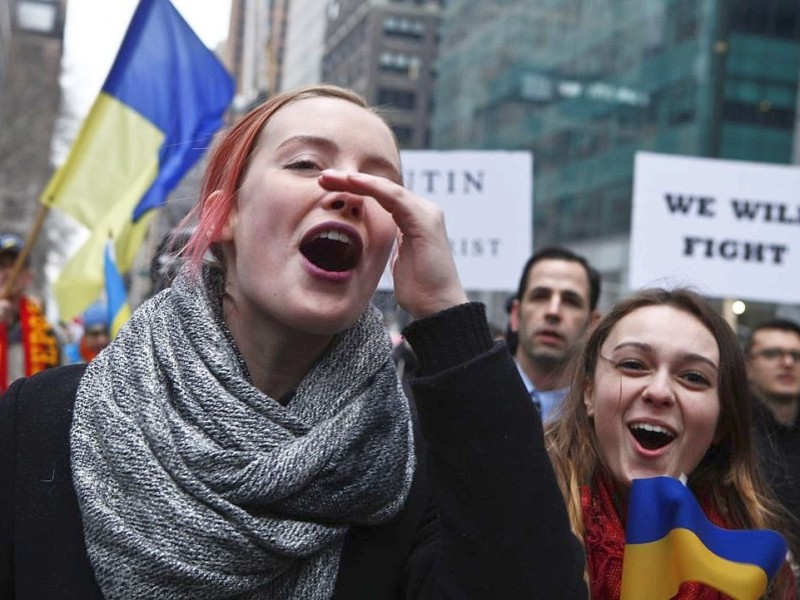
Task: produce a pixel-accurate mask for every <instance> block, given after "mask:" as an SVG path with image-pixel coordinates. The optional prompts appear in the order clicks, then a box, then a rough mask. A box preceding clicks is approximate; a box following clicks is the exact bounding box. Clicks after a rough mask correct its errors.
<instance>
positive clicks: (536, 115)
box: [432, 0, 800, 278]
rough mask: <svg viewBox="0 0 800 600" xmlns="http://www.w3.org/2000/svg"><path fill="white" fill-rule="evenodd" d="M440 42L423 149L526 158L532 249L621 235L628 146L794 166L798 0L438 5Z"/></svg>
mask: <svg viewBox="0 0 800 600" xmlns="http://www.w3.org/2000/svg"><path fill="white" fill-rule="evenodd" d="M441 33H442V36H441V44H440V51H439V61H438V80H437V87H436V91H435V98H436V107H437V110H436V112H435V114H434V119H433V123H432V146H433V147H434V148H439V149H448V148H482V149H491V148H502V149H530V150H532V151H533V153H534V172H535V173H534V182H535V183H534V188H535V191H534V198H535V204H534V240H535V242H534V244H535V246H536V247H540V246H543V245H546V244H550V243H561V244H568V245H572V246H575V245H578V246H580V247H581V248H585V247H587V246H586V244H589V245H591V244H592V243H594V241H596V240H602V239H612V238H615V239H624V238H626V236H627V235H628V232H629V228H630V215H631V210H630V208H631V192H632V183H633V157H634V153H635V152H636V151H637V150H648V151H653V152H662V153H672V154H682V155H690V156H707V157H717V158H726V159H740V160H754V161H760V162H769V163H790V162H791V160H792V151H793V148H792V146H793V138H794V129H795V122H796V115H795V113H796V110H797V95H798V75H799V74H800V2H798V1H797V0H758V1H757V2H754V1H751V0H646V1H644V2H643V1H642V0H603V1H598V0H500V1H497V2H493V3H486V2H484V1H483V0H450V1H449V2H448V4H447V8H446V12H445V15H444V18H443V28H442V32H441ZM607 267H608V269H611V270H613V268H617V270H620V269H621V270H623V271H624V269H625V267H624V266H620V265H617V266H616V267H614V266H613V265H607ZM616 277H618V278H621V277H622V275H620V273H617V275H616ZM612 278H613V274H612Z"/></svg>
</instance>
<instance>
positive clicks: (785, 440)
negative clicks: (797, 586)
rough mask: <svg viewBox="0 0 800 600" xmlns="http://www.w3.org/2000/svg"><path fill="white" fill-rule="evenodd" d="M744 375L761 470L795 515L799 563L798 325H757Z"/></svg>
mask: <svg viewBox="0 0 800 600" xmlns="http://www.w3.org/2000/svg"><path fill="white" fill-rule="evenodd" d="M746 354H747V376H748V379H749V381H750V388H751V390H752V392H753V395H754V396H755V401H754V403H753V418H754V425H755V430H754V433H755V444H756V450H757V452H758V453H759V458H760V461H761V464H762V465H763V467H764V474H765V475H766V477H767V480H768V482H769V484H770V485H771V486H772V488H773V490H774V491H775V493H776V495H777V496H778V498H779V500H780V501H781V502H783V504H784V505H785V506H786V508H787V509H788V511H789V512H790V513H791V515H792V516H793V517H794V522H793V523H792V524H793V526H794V527H793V531H792V532H791V535H792V537H794V540H793V542H794V543H793V546H794V548H793V553H794V559H795V562H797V561H800V555H799V554H800V325H798V324H797V323H794V322H792V321H789V320H786V319H774V320H771V321H767V322H764V323H761V324H759V325H757V326H756V327H754V328H753V329H752V331H751V332H750V336H749V339H748V340H747V346H746Z"/></svg>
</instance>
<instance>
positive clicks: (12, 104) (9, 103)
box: [0, 0, 66, 289]
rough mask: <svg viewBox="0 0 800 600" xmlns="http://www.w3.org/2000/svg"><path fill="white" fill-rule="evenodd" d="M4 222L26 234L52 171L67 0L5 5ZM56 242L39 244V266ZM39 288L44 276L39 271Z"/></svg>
mask: <svg viewBox="0 0 800 600" xmlns="http://www.w3.org/2000/svg"><path fill="white" fill-rule="evenodd" d="M0 4H2V6H0V62H1V63H2V64H0V75H2V77H0V223H2V226H3V229H4V230H7V231H15V232H17V233H19V234H21V235H23V236H24V235H26V234H27V233H28V231H29V230H30V228H31V225H32V223H33V220H34V217H35V214H36V211H37V208H38V207H39V206H40V204H39V196H40V194H41V193H42V190H44V188H45V186H46V185H47V182H48V181H49V180H50V176H51V175H52V173H53V166H52V162H51V151H50V147H51V138H52V137H53V133H54V131H55V130H56V128H57V127H58V125H57V116H58V114H59V106H60V103H61V89H60V86H59V76H60V73H61V56H62V52H63V42H64V19H65V15H66V0H5V1H3V2H0ZM53 245H54V242H53V241H51V240H50V239H48V238H47V237H45V238H43V239H42V238H40V239H38V240H37V242H36V244H35V246H34V248H33V249H32V252H33V257H34V261H35V264H43V262H44V256H46V254H47V252H48V251H49V249H50V248H51V247H52V246H53ZM36 276H37V281H36V287H37V288H39V289H42V288H43V287H44V283H45V282H44V276H43V274H42V273H41V271H37V272H36Z"/></svg>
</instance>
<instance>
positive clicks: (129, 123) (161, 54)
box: [41, 0, 234, 321]
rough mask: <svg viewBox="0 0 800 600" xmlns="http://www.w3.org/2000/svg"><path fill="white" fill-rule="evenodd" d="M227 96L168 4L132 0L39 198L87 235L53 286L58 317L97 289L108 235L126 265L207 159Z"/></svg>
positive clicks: (228, 90)
mask: <svg viewBox="0 0 800 600" xmlns="http://www.w3.org/2000/svg"><path fill="white" fill-rule="evenodd" d="M233 92H234V85H233V80H232V78H231V76H230V75H229V74H228V72H227V71H226V70H225V68H224V67H223V65H222V64H221V63H220V61H219V60H218V59H217V57H216V56H215V55H214V54H213V53H212V52H211V51H210V50H209V49H208V48H206V46H205V45H204V44H203V42H202V41H201V40H200V39H199V38H198V37H197V35H196V34H195V33H194V32H193V31H192V29H191V27H190V26H189V25H188V24H187V23H186V21H185V20H184V19H183V17H181V15H180V13H178V11H177V10H176V9H175V7H174V6H173V5H172V3H171V2H170V1H169V0H140V2H139V4H138V6H137V8H136V11H135V12H134V15H133V18H132V19H131V23H130V25H129V26H128V30H127V32H126V33H125V37H124V39H123V41H122V45H121V47H120V50H119V52H118V54H117V56H116V58H115V61H114V64H113V66H112V67H111V71H110V73H109V75H108V77H107V79H106V81H105V83H104V84H103V87H102V89H101V91H100V94H99V95H98V97H97V99H96V100H95V102H94V104H93V105H92V108H91V109H90V111H89V114H88V116H87V117H86V120H85V121H84V123H83V125H82V127H81V130H80V132H79V133H78V137H77V139H76V140H75V143H74V144H73V146H72V148H71V149H70V153H69V155H68V157H67V160H66V162H65V163H64V164H63V165H62V166H61V168H60V169H58V171H57V172H56V173H55V174H54V175H53V177H52V179H51V180H50V182H49V183H48V185H47V188H46V189H45V190H44V192H43V194H42V197H41V202H42V204H44V205H45V206H49V207H54V208H58V209H60V210H62V211H65V212H67V213H68V214H70V215H71V216H73V217H75V218H76V219H77V220H78V221H80V222H81V223H82V224H83V225H85V226H86V227H87V228H89V229H90V230H91V235H90V237H89V239H88V241H87V242H86V243H85V244H84V245H83V246H82V247H81V249H80V250H79V251H78V253H77V254H76V255H75V256H74V257H72V258H71V259H70V261H69V262H68V263H67V265H66V266H65V267H64V269H63V271H62V272H61V275H60V276H59V278H58V280H57V281H56V282H55V284H54V286H53V292H54V295H55V297H56V300H57V302H58V305H59V311H60V313H61V318H62V319H63V320H65V321H68V320H70V319H71V318H72V317H74V316H75V315H77V314H79V313H80V312H81V311H82V310H83V309H84V308H86V307H87V306H88V305H89V304H90V303H91V302H92V300H93V299H94V298H96V297H97V296H98V294H99V293H100V292H101V290H102V287H103V254H104V247H105V243H106V240H107V239H108V236H109V234H110V235H111V237H112V238H113V239H114V240H115V244H116V256H117V260H118V263H117V264H118V266H119V268H120V270H121V272H123V273H124V272H127V270H128V269H129V268H130V266H131V265H132V264H133V261H134V259H135V257H136V254H137V252H138V250H139V248H140V247H141V244H142V241H143V238H144V235H145V233H146V227H147V224H148V222H149V221H150V219H151V218H152V216H153V214H154V210H153V209H155V208H158V207H159V206H161V205H162V204H163V203H164V202H166V199H167V195H168V194H169V192H170V191H171V190H172V189H173V188H174V187H175V186H176V185H177V184H178V182H179V181H180V179H181V178H182V177H183V176H184V175H185V174H186V172H187V171H188V170H189V168H190V167H191V166H192V165H194V164H195V163H196V161H197V160H198V159H199V158H200V156H201V155H202V154H203V152H205V150H206V148H207V147H208V145H209V144H210V142H211V137H212V136H213V134H214V133H215V132H216V131H217V130H218V129H219V128H220V126H221V125H222V123H223V115H224V113H225V111H226V110H227V107H228V105H229V104H230V101H231V99H232V98H233Z"/></svg>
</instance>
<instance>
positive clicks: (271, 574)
mask: <svg viewBox="0 0 800 600" xmlns="http://www.w3.org/2000/svg"><path fill="white" fill-rule="evenodd" d="M179 229H180V231H181V232H182V234H181V239H180V240H179V242H177V243H176V245H178V246H180V247H182V253H181V254H182V258H181V260H180V261H179V262H176V263H174V266H175V269H174V272H171V273H170V275H169V280H165V281H160V283H159V285H158V293H156V294H155V295H154V296H153V297H151V298H150V299H149V300H147V301H146V302H145V303H144V304H143V305H142V306H140V307H139V308H138V309H137V310H136V311H135V313H134V314H133V316H132V318H131V319H130V321H129V322H128V324H127V325H126V326H125V327H123V328H122V330H121V331H120V333H119V334H118V336H117V337H116V338H115V339H114V340H110V339H109V337H108V331H109V330H108V322H107V318H108V317H107V310H106V309H105V306H104V305H103V304H102V303H97V304H96V305H93V306H92V307H90V309H89V310H87V312H86V313H84V315H82V318H81V337H80V341H79V342H78V343H76V344H73V347H72V349H71V351H70V352H68V353H65V354H66V355H67V356H66V357H65V356H62V349H61V346H60V345H59V343H58V339H57V336H56V335H55V333H54V330H53V328H52V327H51V326H49V325H48V324H47V322H46V320H45V319H44V317H43V311H42V307H41V303H39V302H35V301H33V300H31V299H30V298H28V296H27V295H26V291H25V290H26V285H27V282H28V278H27V277H28V275H27V271H24V272H23V273H22V276H21V277H17V279H16V281H15V283H14V285H13V286H10V289H9V290H7V291H5V292H4V293H5V295H4V297H3V298H2V299H0V334H1V335H2V337H0V342H1V343H2V346H0V348H2V354H0V358H2V363H0V365H1V366H2V371H0V375H2V378H3V379H2V381H0V383H2V384H3V389H4V390H5V388H6V387H8V390H7V391H6V392H5V393H4V395H3V397H2V399H1V400H0V596H2V597H9V598H11V597H16V598H47V597H70V598H72V597H75V598H78V597H80V598H102V597H105V598H198V597H202V598H224V597H242V598H281V599H284V598H287V599H288V598H347V599H349V598H548V599H550V598H593V599H597V600H605V599H616V598H619V596H620V589H621V586H622V565H623V556H624V548H625V520H626V510H627V506H628V498H629V492H630V489H631V485H632V482H633V481H635V480H636V479H639V478H648V477H655V476H669V477H674V478H680V479H681V480H682V481H684V482H685V484H686V486H687V487H688V488H689V489H690V490H691V492H692V493H693V494H694V496H695V497H696V498H697V499H698V502H699V504H700V506H701V508H702V511H703V513H704V514H705V516H706V517H707V519H708V520H709V521H710V522H711V523H713V524H714V525H716V526H718V527H721V528H724V529H730V530H750V529H772V530H775V531H778V532H779V533H781V535H783V536H784V537H785V539H786V540H787V543H788V548H789V549H790V552H788V553H787V555H786V559H785V561H784V562H783V564H782V565H781V566H780V568H779V569H778V572H777V575H776V576H775V577H774V578H773V579H772V580H771V581H770V582H769V585H768V587H767V588H766V590H765V592H764V597H766V598H770V599H780V600H790V599H794V598H796V594H797V586H796V581H795V573H794V572H793V569H796V566H797V563H796V557H797V548H798V545H797V544H798V521H797V516H796V515H797V514H798V511H800V500H799V498H798V494H800V491H799V488H798V481H800V450H798V448H800V437H799V436H800V409H799V408H798V406H799V405H800V327H798V326H797V325H796V324H794V323H792V322H791V321H773V322H769V323H765V324H763V325H761V326H759V327H757V328H754V329H753V330H752V332H751V334H750V339H749V340H748V342H747V344H746V347H745V348H744V349H742V348H741V346H740V344H739V342H738V340H737V337H736V334H735V332H734V331H733V330H732V328H731V327H730V326H729V325H728V323H727V322H726V321H725V320H724V319H723V318H722V317H721V316H720V314H719V313H718V312H717V311H716V310H715V309H714V308H713V307H712V305H711V304H710V303H709V302H708V301H707V300H705V299H703V298H702V297H700V296H699V295H698V294H696V293H694V292H692V291H690V290H687V289H674V290H663V289H648V290H639V291H636V292H634V293H632V294H631V295H630V296H628V297H626V298H623V299H622V300H620V301H618V302H617V303H616V304H614V305H613V306H611V307H609V309H608V311H607V314H605V315H604V316H603V315H601V314H600V311H599V309H598V299H599V296H600V285H601V282H600V275H599V273H598V271H597V270H596V269H595V268H594V267H593V266H592V265H591V264H590V263H589V262H588V261H587V260H586V259H585V258H584V257H582V256H580V255H578V254H576V253H574V252H572V251H571V250H568V249H566V248H560V247H551V248H544V249H541V250H540V251H538V252H537V253H536V254H534V255H533V256H532V257H531V258H530V260H529V261H528V262H527V263H526V264H525V265H524V266H523V269H522V272H521V275H520V281H519V286H518V291H517V293H516V294H515V296H514V297H513V299H512V300H511V302H510V304H509V324H508V330H507V331H508V333H509V335H511V336H513V339H508V340H505V339H497V338H502V337H503V336H502V335H499V334H495V333H494V332H493V331H491V329H490V324H489V322H488V321H487V319H486V317H485V310H484V307H483V306H482V305H481V304H479V303H474V302H470V301H468V299H467V294H466V293H465V291H464V290H463V289H462V287H461V284H460V282H459V278H458V273H457V272H456V269H455V265H454V263H453V260H452V256H451V254H450V252H449V245H448V241H447V236H446V232H445V225H444V217H443V215H442V213H441V210H440V209H438V208H437V207H436V206H435V205H433V204H432V203H430V202H428V201H427V200H425V199H423V198H420V197H418V196H416V195H415V194H413V193H411V192H410V191H409V190H407V189H405V188H404V187H403V185H402V176H401V169H400V159H399V150H398V147H397V143H396V141H395V139H394V137H393V134H392V132H391V129H390V127H389V125H388V124H387V122H386V121H385V120H384V118H383V117H382V116H381V114H380V112H379V111H377V110H376V109H374V108H372V107H370V106H368V105H367V104H366V103H365V102H364V100H363V99H362V98H361V97H360V96H358V95H356V94H354V93H353V92H351V91H349V90H346V89H343V88H338V87H334V86H326V85H320V86H310V87H307V88H301V89H298V90H294V91H292V92H288V93H285V94H281V95H277V96H275V97H272V98H270V99H268V100H267V101H266V102H264V103H263V104H262V105H260V106H258V107H256V108H254V109H253V110H252V111H251V112H250V113H248V114H247V115H245V116H244V117H243V118H242V119H241V120H239V121H238V122H237V123H236V124H235V125H234V126H233V127H232V128H230V129H229V130H228V131H226V132H225V133H224V135H222V136H221V137H220V138H219V139H218V140H217V142H216V144H215V146H214V147H213V149H212V153H211V157H210V161H209V164H208V167H207V169H206V173H205V177H204V180H203V186H202V189H201V193H200V201H199V202H198V204H197V205H196V206H195V208H194V210H193V212H192V213H191V214H190V215H189V217H187V220H186V222H185V223H182V224H181V226H180V228H179ZM186 232H191V233H188V234H187V233H186ZM22 249H23V241H22V239H21V238H20V237H19V236H16V235H15V234H4V235H0V284H3V285H2V287H3V289H4V290H5V288H6V287H9V286H6V285H5V283H6V281H9V273H10V271H11V269H12V265H14V264H16V259H17V257H18V256H19V254H20V252H21V251H22ZM390 259H391V264H392V269H393V279H394V285H395V295H396V298H397V301H398V304H399V305H400V306H401V307H402V308H403V309H404V310H405V311H407V312H408V313H409V314H410V315H411V316H412V317H413V318H414V321H413V322H412V323H411V324H410V325H409V326H408V327H407V328H406V329H405V330H404V332H403V339H402V342H401V343H402V346H398V345H397V344H396V343H393V340H392V339H391V338H390V336H389V334H388V333H387V331H386V328H385V326H384V323H383V319H382V315H381V314H380V312H379V311H378V310H377V309H376V308H375V307H374V306H373V305H372V304H371V297H372V295H373V293H374V292H375V289H376V287H377V285H378V281H379V279H380V277H381V274H382V272H383V269H384V267H385V265H386V264H387V261H390ZM170 264H173V263H170ZM24 267H25V269H29V268H30V267H29V265H28V264H27V262H26V263H25V265H24ZM104 311H105V312H104ZM37 319H38V320H37ZM28 321H30V323H34V322H35V323H34V324H35V327H34V325H30V326H28V325H26V323H28ZM37 323H38V324H37ZM507 342H508V343H507ZM34 344H39V346H36V348H37V349H36V351H33V350H30V351H29V350H26V348H33V346H34ZM31 357H33V358H31ZM36 361H39V362H36ZM67 363H77V364H67ZM59 365H61V366H59ZM398 371H401V372H398ZM401 380H402V381H401ZM404 389H405V392H404ZM674 597H675V598H679V599H683V600H688V599H695V598H697V599H701V598H702V599H706V600H709V599H720V600H722V599H723V598H725V597H726V596H724V595H723V594H722V593H721V592H719V591H717V590H715V589H713V586H711V585H709V584H707V583H703V582H701V581H686V582H684V583H682V584H681V586H680V588H679V589H677V590H675V596H674Z"/></svg>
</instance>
